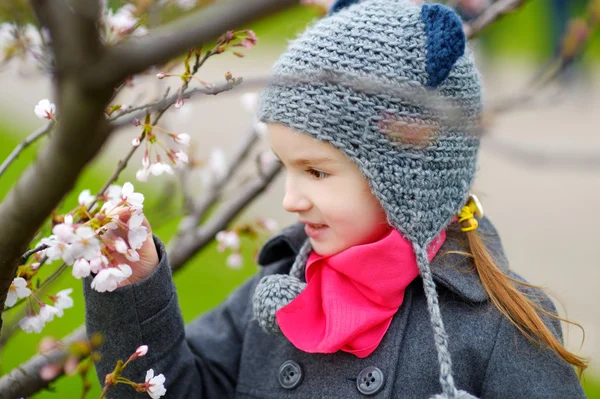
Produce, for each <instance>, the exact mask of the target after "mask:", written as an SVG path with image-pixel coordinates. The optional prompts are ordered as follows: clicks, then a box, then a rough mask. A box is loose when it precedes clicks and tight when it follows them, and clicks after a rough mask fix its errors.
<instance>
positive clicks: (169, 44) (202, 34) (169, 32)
mask: <svg viewBox="0 0 600 399" xmlns="http://www.w3.org/2000/svg"><path fill="white" fill-rule="evenodd" d="M296 3H297V0H244V1H218V2H216V3H215V4H214V5H211V6H208V7H205V8H203V9H201V10H199V11H197V12H194V13H191V14H189V15H187V16H185V17H182V18H180V19H178V20H176V21H175V22H172V23H170V24H167V25H165V26H163V27H160V28H158V29H156V30H155V31H153V32H150V33H149V34H148V35H146V36H144V37H140V38H133V39H130V40H128V41H126V42H124V43H122V44H120V45H117V46H115V47H112V48H110V49H109V50H108V51H107V54H106V55H105V56H104V57H103V58H102V59H101V60H100V61H99V62H98V63H97V64H96V65H95V66H94V67H92V68H91V69H90V70H89V71H87V77H88V78H89V79H90V80H91V79H93V81H94V83H95V84H96V85H100V86H105V85H114V84H115V83H116V82H119V81H120V80H122V79H123V78H125V77H127V76H130V75H134V74H136V73H139V72H142V71H143V70H145V69H146V68H148V66H150V65H160V64H163V63H165V62H166V61H168V60H170V59H171V58H173V57H175V56H177V55H180V54H182V53H183V52H184V51H186V50H187V49H189V48H191V47H195V46H198V45H199V44H205V43H207V42H209V41H211V40H214V39H215V38H217V37H218V36H219V35H220V34H222V33H223V32H225V31H227V30H230V29H234V28H236V27H238V26H240V25H243V24H245V23H247V22H248V21H251V20H255V19H258V18H260V17H263V16H265V15H267V14H269V13H272V12H275V11H280V10H283V9H284V8H287V7H290V6H292V5H295V4H296Z"/></svg>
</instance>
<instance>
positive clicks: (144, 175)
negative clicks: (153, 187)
mask: <svg viewBox="0 0 600 399" xmlns="http://www.w3.org/2000/svg"><path fill="white" fill-rule="evenodd" d="M148 177H150V169H146V168H142V169H140V170H138V171H137V172H136V174H135V178H136V179H137V180H138V181H143V182H146V181H148Z"/></svg>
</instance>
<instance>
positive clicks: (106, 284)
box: [91, 264, 132, 292]
mask: <svg viewBox="0 0 600 399" xmlns="http://www.w3.org/2000/svg"><path fill="white" fill-rule="evenodd" d="M131 272H132V271H131V267H129V265H126V264H121V265H118V266H117V267H109V268H106V269H102V270H100V272H98V274H97V275H96V277H94V280H92V284H91V287H92V289H95V290H96V291H98V292H106V291H109V292H111V291H114V290H116V289H117V287H118V285H119V284H120V283H121V282H122V281H124V280H125V279H127V278H128V277H129V276H131Z"/></svg>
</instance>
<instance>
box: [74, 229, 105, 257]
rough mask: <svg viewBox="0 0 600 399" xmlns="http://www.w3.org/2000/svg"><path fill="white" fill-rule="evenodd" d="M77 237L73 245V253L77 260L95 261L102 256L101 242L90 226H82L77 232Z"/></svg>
mask: <svg viewBox="0 0 600 399" xmlns="http://www.w3.org/2000/svg"><path fill="white" fill-rule="evenodd" d="M75 234H76V237H75V239H74V240H73V243H72V249H73V253H74V254H75V256H76V257H77V258H79V257H83V258H85V259H87V260H93V259H95V258H97V257H99V256H100V241H99V240H98V239H97V238H96V235H95V233H94V230H92V228H91V227H89V226H81V227H79V228H77V230H76V231H75Z"/></svg>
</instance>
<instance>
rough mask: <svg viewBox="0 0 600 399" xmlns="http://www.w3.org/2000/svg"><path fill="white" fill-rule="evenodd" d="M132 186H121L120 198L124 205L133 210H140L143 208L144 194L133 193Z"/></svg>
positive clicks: (128, 184)
mask: <svg viewBox="0 0 600 399" xmlns="http://www.w3.org/2000/svg"><path fill="white" fill-rule="evenodd" d="M133 190H134V189H133V184H131V183H129V182H127V183H125V184H123V189H122V191H121V198H122V199H123V201H125V204H126V205H127V206H129V207H131V208H133V209H142V208H143V207H144V194H141V193H136V192H134V191H133Z"/></svg>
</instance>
